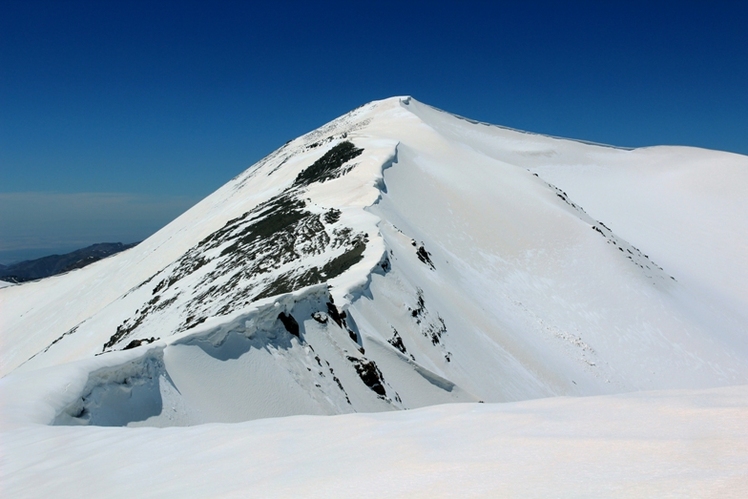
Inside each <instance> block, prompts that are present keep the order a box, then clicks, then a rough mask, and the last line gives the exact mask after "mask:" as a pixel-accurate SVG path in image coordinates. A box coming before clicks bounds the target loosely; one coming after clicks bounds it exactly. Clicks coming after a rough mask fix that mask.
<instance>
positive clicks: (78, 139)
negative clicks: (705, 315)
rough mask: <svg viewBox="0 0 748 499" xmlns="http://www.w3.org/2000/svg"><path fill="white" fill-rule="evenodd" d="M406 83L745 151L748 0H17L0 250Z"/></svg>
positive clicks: (541, 126) (4, 93) (533, 116)
mask: <svg viewBox="0 0 748 499" xmlns="http://www.w3.org/2000/svg"><path fill="white" fill-rule="evenodd" d="M720 3H721V4H722V5H721V6H719V5H718V4H720ZM715 5H717V6H715ZM400 94H409V95H413V96H414V97H415V98H417V99H419V100H421V101H423V102H426V103H428V104H431V105H434V106H437V107H439V108H442V109H445V110H447V111H450V112H454V113H457V114H461V115H464V116H468V117H470V118H475V119H478V120H482V121H487V122H491V123H496V124H501V125H506V126H510V127H514V128H520V129H525V130H529V131H533V132H540V133H547V134H552V135H558V136H564V137H571V138H580V139H586V140H591V141H596V142H603V143H609V144H614V145H620V146H646V145H654V144H681V145H693V146H700V147H707V148H713V149H722V150H727V151H733V152H738V153H741V154H748V7H746V3H745V2H706V1H703V2H697V1H681V2H657V1H654V0H653V1H648V2H644V1H642V2H639V1H615V0H612V1H607V0H606V1H604V2H603V1H589V2H587V1H579V2H533V1H522V2H511V3H510V2H503V3H502V2H469V1H464V2H436V1H432V2H407V1H399V2H387V1H380V2H350V1H348V2H324V1H321V2H310V1H303V2H283V1H276V2H238V1H236V2H216V1H212V2H207V1H203V2H198V1H179V2H158V1H153V0H151V1H143V2H141V1H123V2H102V1H91V2H87V1H65V0H56V1H34V0H24V1H13V0H5V1H4V2H2V4H1V5H0V263H2V262H3V259H5V260H6V261H7V260H9V259H12V258H18V257H19V255H21V254H23V255H31V254H32V253H33V252H34V251H36V252H37V253H39V252H45V251H46V252H49V251H51V250H53V249H54V250H58V249H63V248H70V249H72V247H75V246H79V245H82V244H88V243H92V242H98V241H103V240H121V241H123V242H129V240H134V239H140V238H143V237H146V236H147V235H149V234H150V233H152V232H153V231H154V230H156V229H157V228H158V227H160V226H161V225H163V224H164V223H166V222H168V221H169V220H170V219H171V218H173V217H174V216H176V215H177V214H178V213H179V212H180V211H182V210H183V209H185V208H187V207H188V206H189V205H190V204H191V203H193V202H195V201H197V200H199V199H200V198H202V197H204V196H206V195H207V194H209V193H210V192H211V191H213V190H214V189H216V188H218V187H219V186H220V185H222V184H223V183H225V182H226V181H228V180H229V179H230V178H231V177H233V176H234V175H236V174H237V173H239V172H240V171H242V170H244V169H245V168H246V167H248V166H249V165H251V164H252V163H254V162H255V161H257V160H258V159H260V158H261V157H263V156H264V155H266V154H268V153H269V152H271V151H272V150H273V149H275V148H277V147H278V146H280V145H281V144H283V143H284V142H285V141H287V140H288V139H291V138H294V137H296V136H298V135H300V134H302V133H304V132H307V131H309V130H311V129H314V128H316V127H318V126H320V125H321V124H323V123H325V122H326V121H329V120H330V119H332V118H334V117H336V116H339V115H340V114H343V113H345V112H347V111H349V110H350V109H352V108H354V107H357V106H359V105H360V104H363V103H365V102H368V101H371V100H374V99H380V98H385V97H389V96H392V95H400ZM24 252H25V253H24ZM11 257H12V258H11Z"/></svg>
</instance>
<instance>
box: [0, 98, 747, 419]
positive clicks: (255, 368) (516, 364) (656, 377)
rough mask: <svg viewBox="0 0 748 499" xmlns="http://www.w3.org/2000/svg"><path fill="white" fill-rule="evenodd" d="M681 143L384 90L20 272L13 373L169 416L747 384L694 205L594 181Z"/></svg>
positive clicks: (10, 347) (6, 360)
mask: <svg viewBox="0 0 748 499" xmlns="http://www.w3.org/2000/svg"><path fill="white" fill-rule="evenodd" d="M668 154H671V155H670V156H668ZM677 154H678V152H677V150H676V151H670V153H667V152H663V151H652V150H635V151H628V150H621V149H615V148H609V147H601V146H597V145H590V144H583V143H580V142H576V141H568V140H563V139H558V138H552V137H546V136H542V135H535V134H529V133H525V132H520V131H516V130H511V129H507V128H501V127H496V126H490V125H486V124H483V123H478V122H474V121H471V120H468V119H465V118H461V117H457V116H454V115H451V114H449V113H446V112H444V111H440V110H438V109H435V108H433V107H430V106H428V105H425V104H422V103H420V102H418V101H417V100H415V99H413V98H411V97H408V96H401V97H391V98H389V99H384V100H380V101H374V102H371V103H369V104H366V105H364V106H361V107H359V108H357V109H355V110H353V111H351V112H349V113H347V114H345V115H343V116H341V117H339V118H337V119H335V120H333V121H331V122H330V123H328V124H326V125H324V126H322V127H320V128H318V129H317V130H314V131H312V132H310V133H307V134H305V135H303V136H301V137H299V138H297V139H295V140H292V141H290V142H288V143H287V144H285V145H284V146H282V147H280V148H279V149H278V150H276V151H274V152H273V153H271V154H270V155H268V156H267V157H266V158H264V159H262V160H261V161H259V162H258V163H257V164H255V165H253V166H252V167H250V168H249V169H247V170H246V171H245V172H243V173H241V174H240V175H238V176H237V177H235V178H234V179H232V180H231V181H229V182H228V183H227V184H226V185H224V186H223V187H221V188H220V189H218V190H217V191H216V192H215V193H213V194H211V195H210V196H208V197H207V198H206V199H204V200H203V201H201V202H200V203H198V204H197V205H196V206H195V207H193V208H192V209H190V210H189V211H187V212H186V213H185V214H183V215H182V216H181V217H179V218H178V219H176V220H175V221H173V222H172V223H171V224H169V225H168V226H166V227H165V228H164V229H162V230H161V231H159V232H158V233H156V234H155V235H153V236H152V237H151V238H149V239H147V240H146V241H143V242H142V243H141V244H139V245H138V246H137V247H135V248H133V249H131V250H130V251H127V252H125V253H122V254H119V255H117V256H114V257H111V258H108V259H106V260H102V261H100V262H97V263H95V264H92V265H90V266H89V267H86V268H85V269H81V270H79V271H77V272H74V273H71V274H68V275H65V276H59V277H54V278H50V279H45V280H44V281H41V282H37V283H29V284H24V285H21V286H12V287H8V288H3V289H2V290H0V298H2V300H3V302H4V303H5V304H6V306H4V308H3V315H4V324H5V325H4V335H5V337H6V339H7V340H6V342H4V345H6V346H5V347H4V348H3V350H2V352H1V353H2V369H3V374H4V375H9V376H11V377H18V379H22V378H23V377H24V376H33V373H35V372H38V371H39V370H40V369H42V368H48V369H54V370H56V372H59V373H60V374H59V375H60V377H61V379H64V380H66V383H68V385H67V386H68V388H69V389H67V390H66V392H65V394H64V395H62V394H57V395H55V397H54V398H53V399H54V401H55V402H54V403H53V406H54V407H50V408H49V410H48V411H46V412H40V413H39V416H38V417H39V418H40V421H39V422H42V423H49V422H51V421H53V422H55V423H56V424H97V425H153V426H170V425H189V424H196V423H202V422H214V421H244V420H249V419H257V418H261V417H269V416H283V415H293V414H338V413H345V412H355V411H384V410H396V409H408V408H415V407H421V406H425V405H431V404H437V403H444V402H459V401H478V400H483V401H512V400H522V399H529V398H538V397H544V396H551V395H573V394H578V395H593V394H604V393H617V392H624V391H632V390H642V389H658V388H680V387H711V386H722V385H726V384H732V383H740V382H743V383H744V382H746V380H748V368H746V365H748V363H747V362H746V360H747V359H748V345H746V342H745V339H744V338H743V337H742V336H741V329H740V324H742V323H743V322H742V321H743V319H744V317H743V316H742V315H741V314H742V312H736V310H741V308H740V307H733V306H732V305H730V306H729V307H728V306H724V305H720V300H718V299H715V298H714V297H715V296H718V295H715V294H714V293H715V292H716V293H719V292H723V291H724V292H729V290H731V289H733V288H731V287H730V286H731V284H730V283H727V284H724V283H722V284H720V283H719V282H717V281H715V280H709V277H708V276H707V277H706V278H705V277H704V276H703V275H702V274H699V273H698V272H696V273H693V272H690V271H689V269H691V268H693V266H689V265H690V264H689V263H688V262H689V260H688V258H691V259H692V260H693V261H696V260H698V259H701V258H703V253H700V251H701V250H699V249H698V248H700V247H701V246H699V244H697V243H696V242H694V239H693V236H692V235H690V234H693V232H689V231H684V229H678V228H677V227H679V226H678V224H677V222H678V220H679V219H678V218H677V217H678V216H679V215H678V211H677V210H673V209H670V208H668V207H665V209H663V207H662V206H661V205H658V204H657V203H656V199H657V198H658V196H657V195H655V194H656V193H653V194H652V196H651V197H650V198H647V199H644V198H642V199H637V201H636V203H633V204H632V207H631V210H629V212H630V213H636V214H637V215H636V216H637V217H639V218H626V217H621V216H616V215H615V213H612V212H611V211H610V210H608V209H607V207H608V206H609V203H610V202H612V200H613V199H615V195H612V194H610V193H607V194H606V193H602V194H600V193H598V192H597V191H595V190H590V189H589V188H588V187H586V186H588V185H589V182H591V181H592V180H591V179H593V178H595V176H600V175H609V176H613V178H617V179H618V181H617V183H614V184H613V185H615V186H616V188H619V187H620V189H622V190H623V191H625V192H626V193H628V194H627V195H632V193H636V192H637V190H636V189H635V188H634V186H635V185H636V182H633V181H631V180H630V179H631V178H639V177H637V176H636V175H640V174H641V175H654V174H656V175H666V176H667V175H670V176H671V177H673V176H676V177H677V176H681V177H682V176H683V175H688V172H684V171H683V170H681V169H680V166H679V163H677V162H675V161H671V162H668V161H669V160H672V159H673V158H675V157H677ZM700 158H701V159H700V161H702V163H700V164H702V165H707V164H714V162H715V161H716V162H721V164H723V165H724V168H727V169H729V170H730V171H731V172H744V171H748V170H745V169H744V168H743V167H744V166H745V163H746V158H744V157H739V156H735V155H732V156H730V157H726V156H725V155H722V154H721V153H716V152H705V153H704V155H701V156H700ZM741 165H742V166H741ZM637 169H638V170H637ZM637 171H640V173H636V172H637ZM663 172H664V173H663ZM736 175H738V176H740V175H742V177H740V178H741V179H744V178H745V173H737V174H736ZM733 181H734V178H733ZM679 185H686V184H683V183H681V184H677V185H675V186H673V185H669V184H662V188H663V189H664V190H665V191H664V192H668V193H669V194H670V195H673V196H676V197H677V196H680V195H681V194H680V191H679V190H678V189H679V187H678V186H679ZM567 186H569V187H567ZM567 189H568V190H569V192H568V193H567ZM626 189H628V190H626ZM614 191H615V190H614ZM615 192H617V191H615ZM673 193H675V194H673ZM577 196H578V197H577ZM580 198H581V199H583V200H584V202H582V201H580ZM632 199H633V198H632ZM730 202H734V203H741V202H742V203H743V204H745V201H742V200H741V198H739V197H735V199H731V200H730ZM620 212H621V211H620V210H619V212H616V213H620ZM623 212H624V213H625V212H626V210H623ZM746 212H748V210H745V211H743V213H746ZM704 213H707V214H709V213H713V215H709V216H703V217H701V218H699V219H698V223H699V224H700V225H699V230H703V231H710V230H711V231H714V227H716V226H718V225H715V223H717V221H718V220H719V214H718V213H717V212H709V211H708V210H707V211H705V212H704ZM603 215H606V216H610V217H611V218H614V219H615V220H614V221H615V223H613V222H610V221H608V219H602V218H603ZM680 216H684V215H680ZM632 220H633V222H632ZM642 220H644V221H645V222H646V223H643V222H642ZM680 221H681V222H682V219H680ZM722 223H728V222H724V220H723V222H722ZM738 223H742V222H740V221H738ZM728 225H729V223H728ZM619 227H620V229H621V232H618V231H617V230H618V228H619ZM640 227H655V229H654V231H655V232H654V235H653V234H652V233H648V232H646V231H642V230H640V229H639V228H640ZM664 230H670V231H675V233H676V234H677V237H678V238H680V239H679V240H680V241H685V243H684V244H683V245H681V247H679V248H678V249H677V250H676V249H675V248H673V247H672V246H668V245H667V244H665V243H663V240H662V239H661V238H659V237H658V236H657V234H659V233H660V232H661V231H664ZM679 230H680V232H678V231H679ZM657 231H660V232H657ZM717 236H718V240H715V241H714V242H713V246H710V251H712V250H714V251H721V252H722V253H721V255H722V256H721V258H722V260H721V261H722V262H723V264H724V265H730V266H731V267H732V268H734V269H736V270H734V272H733V275H734V276H735V277H734V278H735V279H738V278H740V277H741V276H745V273H746V270H745V269H744V268H743V267H744V266H742V267H741V265H740V263H739V262H740V257H739V256H736V255H738V252H731V251H732V250H730V249H729V248H732V247H733V246H734V245H736V244H738V245H739V243H740V242H739V241H738V242H737V243H736V242H735V241H734V240H730V239H727V238H725V237H724V234H723V233H719V234H717ZM689 237H690V238H691V239H689ZM732 237H735V236H732ZM699 241H702V240H701V239H700V240H699ZM689 248H694V249H689ZM720 248H721V249H720ZM689 251H690V252H689ZM650 254H651V255H653V256H649V255H650ZM683 255H685V257H684V256H683ZM684 258H685V260H684ZM684 261H685V263H684ZM746 277H748V276H746ZM715 290H717V291H715ZM725 290H728V291H725ZM730 296H731V299H732V300H734V301H733V302H730V303H745V304H748V299H746V296H745V295H744V294H743V295H740V294H737V295H736V294H734V293H732V294H731V295H730ZM722 303H728V302H726V301H725V302H722ZM715 307H716V308H715ZM745 309H748V307H746V308H744V309H743V310H745ZM715 310H716V312H715ZM50 318H54V319H53V320H51V319H50ZM28 331H34V334H28ZM715 331H716V332H715ZM715 335H716V337H718V338H719V341H715ZM624 346H625V347H624ZM46 389H47V390H55V389H56V388H54V387H47V388H46ZM123 393H126V394H128V395H127V397H124V398H123V396H122V394H123ZM38 397H41V398H44V397H46V395H44V394H42V393H39V394H38ZM40 400H41V399H40ZM45 400H47V399H45ZM49 400H52V399H49ZM167 408H171V410H167ZM49 414H53V417H52V418H51V419H50V418H49ZM44 418H47V419H46V420H44V421H42V419H44Z"/></svg>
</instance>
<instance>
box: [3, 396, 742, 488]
mask: <svg viewBox="0 0 748 499" xmlns="http://www.w3.org/2000/svg"><path fill="white" fill-rule="evenodd" d="M746 421H748V386H740V387H730V388H720V389H710V390H702V391H662V392H641V393H636V394H629V395H615V396H598V397H588V398H568V397H564V398H549V399H542V400H535V401H526V402H515V403H507V404H451V405H442V406H434V407H429V408H424V409H417V410H413V411H404V412H388V413H376V414H348V415H341V416H329V417H325V416H293V417H287V418H275V419H264V420H257V421H251V422H246V423H238V424H210V425H201V426H195V427H190V428H165V429H158V428H101V427H99V428H96V427H82V428H81V427H79V428H71V427H50V426H28V427H21V428H17V429H14V430H8V431H5V432H4V433H3V434H2V435H1V438H2V442H3V465H2V483H3V496H4V497H6V498H11V497H73V496H92V495H93V496H95V497H183V498H188V497H320V498H323V497H324V498H328V497H523V498H528V497H538V498H545V497H569V498H580V497H590V498H592V497H632V498H641V497H714V498H721V499H726V498H742V497H745V494H746V491H748V425H746Z"/></svg>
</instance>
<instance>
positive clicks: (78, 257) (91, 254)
mask: <svg viewBox="0 0 748 499" xmlns="http://www.w3.org/2000/svg"><path fill="white" fill-rule="evenodd" d="M136 244H138V243H130V244H122V243H98V244H92V245H91V246H87V247H85V248H82V249H79V250H75V251H73V252H71V253H65V254H64V255H50V256H45V257H43V258H37V259H35V260H26V261H23V262H18V263H14V264H13V265H0V279H2V280H4V281H8V282H26V281H33V280H34V279H41V278H43V277H49V276H53V275H57V274H62V273H63V272H68V271H71V270H74V269H80V268H82V267H85V266H86V265H89V264H91V263H94V262H96V261H98V260H101V259H102V258H106V257H108V256H110V255H113V254H115V253H119V252H120V251H124V250H126V249H128V248H132V247H133V246H135V245H136Z"/></svg>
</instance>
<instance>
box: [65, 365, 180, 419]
mask: <svg viewBox="0 0 748 499" xmlns="http://www.w3.org/2000/svg"><path fill="white" fill-rule="evenodd" d="M161 357H162V356H161V351H159V352H158V354H156V355H153V354H152V353H151V352H149V354H148V355H146V356H144V357H141V358H139V359H136V360H133V361H131V362H128V363H125V364H123V365H120V366H114V367H110V368H105V369H100V370H98V371H94V372H92V373H91V374H90V375H89V378H88V382H87V383H86V387H85V388H84V390H83V391H82V392H81V396H80V397H79V398H78V399H77V400H76V401H75V402H73V403H72V404H71V405H69V406H68V407H67V408H65V409H64V410H63V411H62V412H60V413H59V414H58V415H57V416H56V417H55V419H54V420H53V421H52V424H53V425H95V426H127V425H128V424H129V423H133V422H137V421H145V420H146V419H148V418H150V417H152V416H158V415H159V414H161V412H162V410H163V400H162V397H161V386H160V384H161V383H169V384H171V386H172V387H173V389H176V387H174V386H173V383H172V382H171V379H170V378H169V375H168V373H167V372H166V370H165V369H164V364H163V360H162V358H161Z"/></svg>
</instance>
